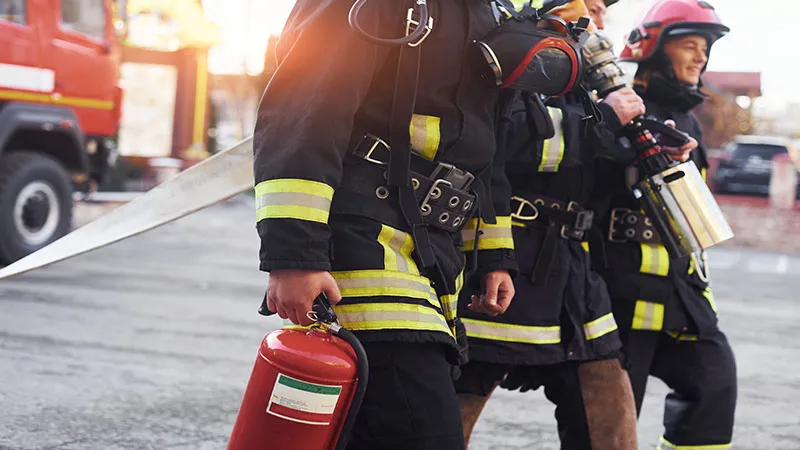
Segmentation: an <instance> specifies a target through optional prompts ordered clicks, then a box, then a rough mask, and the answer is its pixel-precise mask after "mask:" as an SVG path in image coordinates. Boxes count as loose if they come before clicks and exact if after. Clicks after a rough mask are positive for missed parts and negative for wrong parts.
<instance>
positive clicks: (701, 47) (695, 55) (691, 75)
mask: <svg viewBox="0 0 800 450" xmlns="http://www.w3.org/2000/svg"><path fill="white" fill-rule="evenodd" d="M707 51H708V42H707V41H706V39H705V38H704V37H702V36H697V35H690V36H681V37H674V38H669V39H668V40H667V41H666V42H665V43H664V53H665V54H666V55H667V57H668V58H669V60H670V61H672V68H673V69H674V70H675V75H677V76H678V80H679V81H680V82H681V83H685V84H697V83H699V82H700V74H701V73H702V71H703V67H705V66H706V63H707V62H708V56H706V52H707Z"/></svg>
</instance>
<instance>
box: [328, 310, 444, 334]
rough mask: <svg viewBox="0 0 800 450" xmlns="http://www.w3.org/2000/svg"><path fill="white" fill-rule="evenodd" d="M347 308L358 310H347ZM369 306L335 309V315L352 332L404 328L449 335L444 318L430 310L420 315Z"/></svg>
mask: <svg viewBox="0 0 800 450" xmlns="http://www.w3.org/2000/svg"><path fill="white" fill-rule="evenodd" d="M349 306H357V307H359V308H352V309H349V308H348V307H349ZM371 306H373V305H343V306H342V307H339V308H336V315H337V316H339V320H340V321H341V323H342V325H343V326H344V327H345V328H349V329H354V330H365V329H404V328H405V329H416V330H429V331H442V332H445V333H448V334H450V333H451V331H450V328H449V327H448V326H447V322H445V320H444V317H442V316H441V315H439V314H438V313H436V312H435V311H434V310H432V309H429V311H430V313H422V312H420V311H413V310H402V309H396V310H393V309H389V308H380V307H381V306H384V305H380V304H378V305H374V306H376V307H377V308H375V309H373V308H371ZM389 306H390V307H393V306H400V307H402V306H403V305H397V304H391V305H389ZM420 308H424V307H420Z"/></svg>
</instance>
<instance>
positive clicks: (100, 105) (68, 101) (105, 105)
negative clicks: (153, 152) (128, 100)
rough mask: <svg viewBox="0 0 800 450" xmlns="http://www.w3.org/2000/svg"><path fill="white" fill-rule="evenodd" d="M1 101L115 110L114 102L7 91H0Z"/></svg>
mask: <svg viewBox="0 0 800 450" xmlns="http://www.w3.org/2000/svg"><path fill="white" fill-rule="evenodd" d="M0 100H9V101H21V102H34V103H47V104H53V105H64V106H76V107H78V108H89V109H102V110H106V111H109V110H112V109H114V102H113V101H111V100H96V99H93V98H82V97H65V96H61V95H59V94H38V93H33V92H19V91H7V90H3V89H0Z"/></svg>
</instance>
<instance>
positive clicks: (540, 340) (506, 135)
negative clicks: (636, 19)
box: [456, 0, 644, 450]
mask: <svg viewBox="0 0 800 450" xmlns="http://www.w3.org/2000/svg"><path fill="white" fill-rule="evenodd" d="M587 7H588V11H587ZM605 10H606V4H604V2H603V1H602V0H587V1H586V3H585V4H584V2H583V0H577V1H573V2H572V3H570V4H569V5H567V6H566V7H564V8H563V9H561V10H556V11H554V13H556V14H559V15H560V16H561V17H564V18H565V19H567V20H569V19H571V18H572V17H571V16H574V15H584V14H588V15H589V16H590V17H591V18H592V21H593V23H594V24H596V25H597V26H598V27H602V26H603V23H604V22H603V17H604V15H605ZM576 12H577V13H578V14H576ZM587 100H588V99H587ZM584 105H585V103H584V102H583V101H582V100H581V98H580V97H579V96H578V95H576V94H569V95H567V96H566V97H564V98H557V99H553V100H550V101H549V102H548V111H549V113H550V116H551V118H552V122H553V125H554V130H555V135H554V136H553V137H552V138H549V139H546V140H544V141H542V140H540V139H539V138H538V137H536V135H537V134H538V133H540V132H541V130H537V129H536V125H535V124H534V123H533V120H532V117H531V114H529V112H528V108H527V103H526V102H525V101H520V102H518V103H517V104H516V105H515V108H514V110H513V111H512V113H511V114H510V116H509V117H508V119H507V120H505V121H504V122H502V125H501V129H500V132H499V133H498V134H499V136H498V146H499V147H502V148H504V149H505V151H504V154H505V156H506V158H507V163H506V174H507V176H508V178H509V181H510V183H511V185H512V187H513V195H514V197H513V198H512V208H511V210H512V215H511V219H510V220H511V223H512V225H513V227H512V228H513V240H514V244H515V250H516V252H517V258H518V262H519V266H520V276H519V277H517V278H516V280H515V286H516V298H515V300H514V302H513V303H512V304H511V306H510V307H509V309H508V311H507V312H506V313H505V314H503V315H500V316H496V317H486V316H485V315H480V314H476V313H474V312H472V311H471V309H470V307H469V306H468V304H469V302H470V301H471V298H470V297H471V296H472V294H473V293H472V292H470V291H469V290H468V289H465V290H464V291H463V292H462V298H461V300H460V302H459V315H460V316H461V317H462V318H463V322H464V324H465V326H466V329H467V335H468V337H469V348H470V350H469V359H470V362H468V363H467V364H466V365H465V366H464V367H463V368H462V376H461V378H459V379H458V380H457V381H456V390H457V392H458V393H459V400H460V403H461V407H462V418H463V419H462V420H463V422H464V430H465V441H467V442H468V441H469V437H470V434H471V431H472V428H473V426H474V425H475V423H476V421H477V420H478V416H479V415H480V413H481V410H482V409H483V407H484V405H485V404H486V402H487V401H488V399H489V396H490V395H491V393H492V391H493V390H494V389H495V388H496V387H497V386H498V385H499V384H500V383H501V382H502V384H501V385H502V386H503V387H505V388H508V389H512V390H515V389H520V390H522V391H523V392H524V391H527V390H529V389H537V388H538V387H539V386H544V388H545V395H546V396H547V398H548V399H550V400H551V401H552V402H553V403H555V404H556V418H557V420H558V427H559V435H560V437H561V446H562V447H561V448H563V449H571V450H582V449H587V450H588V449H595V450H598V449H603V450H604V449H609V450H611V449H614V450H624V449H631V450H635V449H636V414H635V407H634V401H633V396H632V394H631V388H630V384H629V382H628V379H627V375H626V374H625V372H624V371H623V370H622V367H621V365H620V362H619V359H618V356H619V354H618V351H619V350H620V347H621V343H620V340H619V336H618V332H617V324H616V322H615V321H614V318H613V315H612V311H611V301H610V298H609V296H608V292H607V289H606V286H605V284H604V283H603V281H602V279H600V277H599V276H598V275H597V274H595V273H594V272H592V270H591V268H590V265H591V262H590V258H589V255H588V254H587V251H586V250H587V249H588V244H587V240H588V238H589V236H590V230H591V228H592V213H591V212H589V211H588V210H587V209H586V207H585V206H584V205H586V203H587V202H588V200H589V199H590V197H591V194H592V191H593V189H594V187H595V179H596V176H597V170H598V156H599V155H598V151H600V150H603V149H605V148H607V147H608V146H610V145H612V144H613V142H614V140H615V132H616V131H617V130H619V129H620V128H621V127H622V123H627V122H629V121H630V120H631V119H633V118H634V117H636V116H637V115H640V114H643V113H644V104H643V102H642V100H641V98H639V97H638V96H637V95H636V94H635V93H634V92H633V90H631V89H622V90H618V91H616V92H614V93H613V94H611V95H610V96H609V97H608V98H606V99H605V101H604V102H602V103H599V109H600V112H601V113H602V117H603V118H604V122H603V123H600V124H595V122H592V119H591V118H590V117H589V116H590V115H591V114H593V113H594V114H596V112H594V111H593V110H591V109H590V110H589V111H587V110H586V108H585V107H584ZM491 231H492V230H491V229H490V230H489V231H488V233H491ZM462 234H463V235H464V236H465V237H464V241H465V243H466V250H467V251H469V250H471V246H470V244H471V239H472V238H473V236H474V230H471V229H466V230H464V231H463V232H462ZM485 237H487V236H483V238H485ZM488 237H494V236H493V235H489V236H488ZM478 245H479V246H480V241H479V244H478Z"/></svg>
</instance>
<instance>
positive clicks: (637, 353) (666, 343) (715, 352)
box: [622, 330, 737, 450]
mask: <svg viewBox="0 0 800 450" xmlns="http://www.w3.org/2000/svg"><path fill="white" fill-rule="evenodd" d="M622 334H623V336H622V337H623V342H624V345H625V354H626V357H625V359H626V365H627V366H628V373H629V375H630V379H631V384H632V385H633V393H634V397H635V398H636V412H637V414H638V413H639V411H641V407H642V401H643V399H644V393H645V389H646V387H647V378H648V377H649V376H650V375H653V376H654V377H656V378H659V379H660V380H662V381H663V382H664V383H666V384H667V386H669V387H670V389H671V392H670V393H669V394H668V395H667V398H666V401H665V405H664V435H663V436H662V438H661V442H660V443H659V447H658V448H659V449H664V450H667V449H682V448H699V447H695V446H715V447H714V448H725V447H722V446H724V445H728V444H730V443H731V438H732V435H733V421H734V410H735V408H736V392H737V389H736V362H735V360H734V356H733V351H732V350H731V347H730V345H729V344H728V340H727V338H726V337H725V334H723V333H722V332H721V331H719V330H715V331H714V332H711V333H707V334H706V335H703V336H700V337H699V338H696V337H695V338H693V339H696V340H682V339H680V338H679V337H673V336H671V335H669V334H667V333H664V332H655V331H641V330H631V331H629V332H628V333H622ZM716 446H720V447H716Z"/></svg>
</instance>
